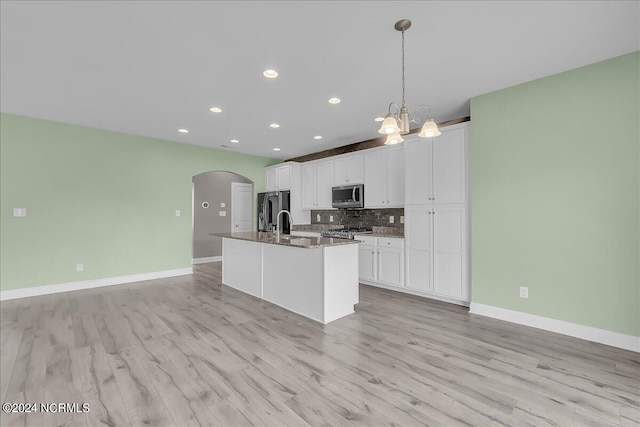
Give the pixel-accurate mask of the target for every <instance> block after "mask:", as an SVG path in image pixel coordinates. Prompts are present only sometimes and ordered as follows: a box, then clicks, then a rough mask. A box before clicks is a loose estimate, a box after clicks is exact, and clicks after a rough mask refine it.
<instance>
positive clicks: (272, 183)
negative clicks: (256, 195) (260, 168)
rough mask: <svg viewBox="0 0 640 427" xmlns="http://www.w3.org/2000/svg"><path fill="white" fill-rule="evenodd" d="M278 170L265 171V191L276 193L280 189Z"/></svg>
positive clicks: (268, 169) (269, 169) (272, 168)
mask: <svg viewBox="0 0 640 427" xmlns="http://www.w3.org/2000/svg"><path fill="white" fill-rule="evenodd" d="M277 169H278V168H274V167H271V168H267V169H265V170H264V175H265V184H264V189H265V191H276V190H277V189H278V175H277V173H278V171H277Z"/></svg>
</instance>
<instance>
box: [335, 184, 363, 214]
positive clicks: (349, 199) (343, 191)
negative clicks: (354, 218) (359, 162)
mask: <svg viewBox="0 0 640 427" xmlns="http://www.w3.org/2000/svg"><path fill="white" fill-rule="evenodd" d="M331 206H333V207H334V208H339V209H364V185H363V184H353V185H343V186H341V187H333V188H332V189H331Z"/></svg>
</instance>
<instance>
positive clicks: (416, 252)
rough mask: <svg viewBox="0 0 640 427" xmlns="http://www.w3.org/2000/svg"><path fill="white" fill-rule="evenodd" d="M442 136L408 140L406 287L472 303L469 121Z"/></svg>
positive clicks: (443, 130) (450, 127) (409, 138)
mask: <svg viewBox="0 0 640 427" xmlns="http://www.w3.org/2000/svg"><path fill="white" fill-rule="evenodd" d="M441 132H442V135H440V136H438V137H436V138H418V137H415V136H411V137H407V138H405V147H404V153H405V179H406V182H405V243H406V246H405V263H406V266H405V270H406V277H405V287H406V288H407V290H409V291H414V292H417V293H420V294H425V295H427V296H429V297H432V298H435V299H440V300H443V301H447V302H453V303H457V304H463V305H467V304H468V303H469V301H470V299H471V295H470V294H471V292H470V289H471V287H470V274H469V269H470V256H469V253H470V248H469V246H470V233H469V231H470V224H469V218H470V215H469V122H466V123H462V124H458V125H453V126H449V127H446V128H443V129H441Z"/></svg>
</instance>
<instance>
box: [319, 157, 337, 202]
mask: <svg viewBox="0 0 640 427" xmlns="http://www.w3.org/2000/svg"><path fill="white" fill-rule="evenodd" d="M317 167H318V168H317V175H316V176H317V184H318V185H317V187H316V189H317V190H316V197H317V200H318V202H317V206H316V207H318V208H320V209H329V208H331V202H332V197H331V188H332V187H333V160H327V161H323V162H318V163H317Z"/></svg>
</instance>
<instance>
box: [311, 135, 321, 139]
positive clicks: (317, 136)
mask: <svg viewBox="0 0 640 427" xmlns="http://www.w3.org/2000/svg"><path fill="white" fill-rule="evenodd" d="M313 139H322V137H321V136H320V135H316V136H314V137H313Z"/></svg>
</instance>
